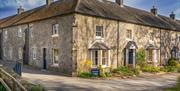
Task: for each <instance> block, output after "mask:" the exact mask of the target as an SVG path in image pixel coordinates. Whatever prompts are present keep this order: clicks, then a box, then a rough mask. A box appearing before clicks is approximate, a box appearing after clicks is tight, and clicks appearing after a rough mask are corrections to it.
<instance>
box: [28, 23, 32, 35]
mask: <svg viewBox="0 0 180 91" xmlns="http://www.w3.org/2000/svg"><path fill="white" fill-rule="evenodd" d="M28 29H29V36H30V37H31V38H32V37H33V25H32V24H30V25H29V28H28Z"/></svg>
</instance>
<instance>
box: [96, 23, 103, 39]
mask: <svg viewBox="0 0 180 91" xmlns="http://www.w3.org/2000/svg"><path fill="white" fill-rule="evenodd" d="M95 35H96V39H103V38H104V26H99V25H97V26H96V32H95Z"/></svg>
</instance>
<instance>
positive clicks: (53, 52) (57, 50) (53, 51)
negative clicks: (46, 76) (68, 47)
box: [52, 48, 59, 66]
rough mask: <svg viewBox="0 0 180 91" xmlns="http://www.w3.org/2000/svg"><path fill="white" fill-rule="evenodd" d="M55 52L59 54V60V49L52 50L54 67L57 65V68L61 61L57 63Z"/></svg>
mask: <svg viewBox="0 0 180 91" xmlns="http://www.w3.org/2000/svg"><path fill="white" fill-rule="evenodd" d="M55 51H56V52H57V54H58V56H57V57H58V60H59V49H58V48H52V65H55V66H58V65H59V61H57V63H56V61H55Z"/></svg>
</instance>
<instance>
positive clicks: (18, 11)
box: [17, 6, 24, 14]
mask: <svg viewBox="0 0 180 91" xmlns="http://www.w3.org/2000/svg"><path fill="white" fill-rule="evenodd" d="M23 12H24V9H23V8H22V6H20V7H19V8H18V9H17V13H18V14H21V13H23Z"/></svg>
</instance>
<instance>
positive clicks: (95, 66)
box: [90, 50, 111, 68]
mask: <svg viewBox="0 0 180 91" xmlns="http://www.w3.org/2000/svg"><path fill="white" fill-rule="evenodd" d="M103 51H105V52H106V54H107V55H106V57H105V58H106V59H105V61H107V62H105V64H102V63H103V62H102V61H103V56H102V54H103ZM95 52H98V58H97V64H95V59H96V58H95ZM90 53H91V60H92V67H93V68H97V67H98V66H100V65H101V66H102V67H103V68H106V67H109V66H110V65H111V63H110V50H91V51H90ZM106 63H107V64H106Z"/></svg>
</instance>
